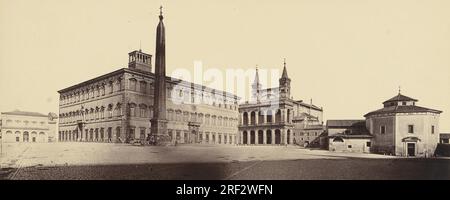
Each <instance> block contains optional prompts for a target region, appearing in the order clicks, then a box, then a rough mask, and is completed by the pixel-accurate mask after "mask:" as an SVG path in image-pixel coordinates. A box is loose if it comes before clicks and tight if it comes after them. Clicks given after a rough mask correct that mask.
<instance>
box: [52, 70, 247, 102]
mask: <svg viewBox="0 0 450 200" xmlns="http://www.w3.org/2000/svg"><path fill="white" fill-rule="evenodd" d="M125 72H129V73H134V74H144V75H147V76H149V77H150V78H154V76H155V74H154V73H152V72H146V71H142V70H139V69H133V68H121V69H118V70H115V71H112V72H110V73H107V74H104V75H101V76H97V77H95V78H91V79H89V80H86V81H83V82H81V83H78V84H75V85H72V86H70V87H67V88H64V89H61V90H59V91H58V93H60V94H61V93H64V92H68V91H71V90H75V89H77V88H79V87H82V86H84V85H88V84H91V83H95V82H97V81H99V80H102V79H106V78H108V77H111V76H114V75H117V74H121V73H125ZM166 81H169V82H172V83H176V84H178V83H180V84H185V85H191V86H192V87H194V88H202V89H203V90H206V91H211V92H214V93H215V94H220V93H222V94H223V95H224V96H228V97H234V98H236V99H240V97H238V96H237V95H235V94H232V93H229V92H225V91H221V90H216V89H213V88H210V87H206V86H203V85H200V84H196V83H191V82H188V81H184V80H181V79H177V78H173V77H170V76H166Z"/></svg>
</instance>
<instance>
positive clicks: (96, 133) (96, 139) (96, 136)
mask: <svg viewBox="0 0 450 200" xmlns="http://www.w3.org/2000/svg"><path fill="white" fill-rule="evenodd" d="M94 140H95V141H98V128H96V129H95V138H94Z"/></svg>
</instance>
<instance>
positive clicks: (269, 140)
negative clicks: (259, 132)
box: [266, 130, 272, 144]
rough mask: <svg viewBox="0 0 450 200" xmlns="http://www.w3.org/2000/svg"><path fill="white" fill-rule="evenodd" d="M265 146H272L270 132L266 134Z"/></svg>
mask: <svg viewBox="0 0 450 200" xmlns="http://www.w3.org/2000/svg"><path fill="white" fill-rule="evenodd" d="M266 144H272V130H267V132H266Z"/></svg>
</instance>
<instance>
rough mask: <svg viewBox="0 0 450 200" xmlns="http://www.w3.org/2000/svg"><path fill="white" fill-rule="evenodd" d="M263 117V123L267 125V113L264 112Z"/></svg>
mask: <svg viewBox="0 0 450 200" xmlns="http://www.w3.org/2000/svg"><path fill="white" fill-rule="evenodd" d="M262 114H263V115H262V116H263V123H264V124H265V123H267V111H262ZM264 134H265V132H264Z"/></svg>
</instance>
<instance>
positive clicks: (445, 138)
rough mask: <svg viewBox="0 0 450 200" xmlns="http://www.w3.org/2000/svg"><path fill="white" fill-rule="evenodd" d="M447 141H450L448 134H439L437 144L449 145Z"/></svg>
mask: <svg viewBox="0 0 450 200" xmlns="http://www.w3.org/2000/svg"><path fill="white" fill-rule="evenodd" d="M449 139H450V133H441V134H439V143H441V144H450V143H449Z"/></svg>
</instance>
